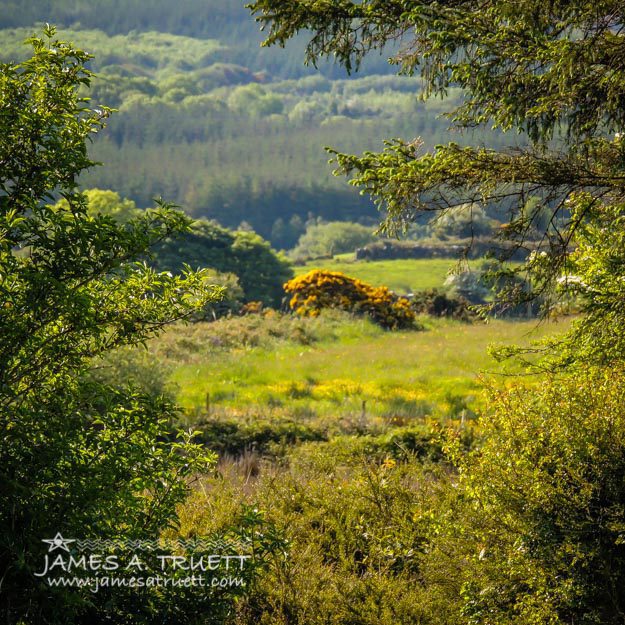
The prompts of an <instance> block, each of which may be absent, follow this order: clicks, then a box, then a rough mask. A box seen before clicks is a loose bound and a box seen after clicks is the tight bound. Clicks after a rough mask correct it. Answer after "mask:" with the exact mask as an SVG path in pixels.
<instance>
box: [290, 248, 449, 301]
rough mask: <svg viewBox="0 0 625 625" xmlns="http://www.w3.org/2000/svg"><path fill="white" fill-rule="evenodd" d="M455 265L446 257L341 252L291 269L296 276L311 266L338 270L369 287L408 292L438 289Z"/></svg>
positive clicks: (312, 267)
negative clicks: (372, 257) (364, 256)
mask: <svg viewBox="0 0 625 625" xmlns="http://www.w3.org/2000/svg"><path fill="white" fill-rule="evenodd" d="M457 265H458V263H457V261H455V260H453V259H450V258H424V259H415V260H377V261H356V260H354V255H353V254H341V255H337V256H335V257H334V258H331V259H321V260H312V261H310V262H308V263H306V264H304V265H297V266H296V267H294V270H295V274H296V275H301V274H303V273H306V272H308V271H311V270H312V269H327V270H329V271H340V272H341V273H344V274H346V275H348V276H350V277H352V278H359V279H360V280H363V281H364V282H368V283H369V284H372V285H373V286H387V287H388V288H389V289H391V290H393V291H396V292H397V293H410V292H414V291H424V290H426V289H435V288H441V287H442V286H443V283H444V282H445V278H447V276H448V275H449V273H450V272H452V271H453V270H454V268H456V267H457Z"/></svg>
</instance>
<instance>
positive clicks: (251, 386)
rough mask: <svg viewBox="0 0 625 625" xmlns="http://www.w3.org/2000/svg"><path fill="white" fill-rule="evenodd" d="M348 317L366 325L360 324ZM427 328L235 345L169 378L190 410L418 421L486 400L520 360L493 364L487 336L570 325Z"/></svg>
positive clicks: (520, 339)
mask: <svg viewBox="0 0 625 625" xmlns="http://www.w3.org/2000/svg"><path fill="white" fill-rule="evenodd" d="M354 323H360V324H363V323H365V322H363V321H357V322H354ZM426 323H427V324H428V326H429V327H428V329H427V331H422V332H418V331H405V332H384V331H381V330H379V331H378V330H377V329H371V330H370V331H368V332H364V333H363V334H362V335H361V336H358V335H357V333H356V332H349V331H347V332H344V335H343V337H342V338H339V339H338V340H322V341H320V342H318V343H314V344H312V345H302V344H295V343H292V342H288V341H287V342H282V343H278V344H276V345H275V346H273V347H269V348H268V347H266V346H261V347H238V348H235V349H231V350H225V351H219V352H214V353H210V354H208V353H207V354H206V355H204V356H203V357H199V358H198V357H197V356H196V357H195V358H194V360H193V362H187V363H178V364H177V365H176V366H175V367H174V370H173V374H172V381H173V382H174V383H175V384H176V385H177V387H178V389H179V392H178V400H179V402H180V404H181V405H182V406H183V407H184V408H185V409H186V411H187V413H188V414H190V415H194V414H195V415H203V414H205V413H206V411H207V406H206V405H207V400H208V404H209V407H208V410H209V411H210V412H211V414H212V415H218V414H228V415H230V416H232V415H239V416H240V417H241V418H254V417H256V416H261V417H262V418H265V419H272V418H277V419H284V418H294V419H298V420H301V421H302V422H308V423H311V422H315V423H317V424H319V423H320V422H323V423H324V424H325V425H327V426H328V427H329V428H330V429H332V427H333V425H337V424H339V423H340V422H341V421H351V422H353V421H354V420H356V419H362V418H367V419H369V420H371V422H372V423H374V424H382V425H383V424H401V423H405V422H408V421H410V420H412V419H415V418H425V417H434V418H437V419H445V418H457V417H462V416H468V417H471V416H472V415H473V414H474V413H475V412H476V411H478V410H479V407H480V405H481V402H482V398H483V382H482V380H486V379H490V380H491V382H490V383H494V384H503V383H505V380H506V379H507V378H506V377H503V376H502V375H501V374H502V373H506V372H508V373H509V372H514V371H516V372H518V371H519V369H518V367H517V368H515V367H514V366H512V367H511V366H510V365H508V366H507V367H506V366H504V365H501V364H498V363H496V362H495V361H494V359H493V358H491V357H490V356H489V355H488V353H487V348H488V346H489V345H491V344H493V343H499V344H501V343H506V344H511V343H512V344H528V343H530V342H531V341H532V340H537V339H540V338H541V337H544V336H547V335H552V334H555V333H556V332H559V331H563V330H564V329H566V327H567V326H568V323H567V322H561V323H558V324H556V323H548V324H542V325H537V322H536V321H503V320H494V321H491V322H489V323H488V324H483V323H475V324H466V323H462V322H455V321H447V320H431V319H428V320H427V321H426Z"/></svg>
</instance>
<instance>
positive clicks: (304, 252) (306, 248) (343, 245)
mask: <svg viewBox="0 0 625 625" xmlns="http://www.w3.org/2000/svg"><path fill="white" fill-rule="evenodd" d="M374 239H375V237H374V235H373V229H372V228H368V227H367V226H363V225H361V224H356V223H351V222H348V221H332V222H330V223H312V224H310V225H309V226H308V227H307V228H306V232H305V233H304V234H303V235H302V236H301V237H300V238H299V241H298V242H297V245H296V246H295V248H294V249H293V251H292V252H291V254H290V255H291V257H292V258H296V259H298V260H307V259H309V258H321V257H324V256H333V255H334V254H343V253H346V252H353V251H354V250H355V249H356V248H357V247H361V246H363V245H366V244H367V243H371V242H372V241H373V240H374Z"/></svg>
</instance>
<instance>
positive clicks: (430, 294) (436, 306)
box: [412, 289, 475, 321]
mask: <svg viewBox="0 0 625 625" xmlns="http://www.w3.org/2000/svg"><path fill="white" fill-rule="evenodd" d="M470 306H471V303H470V302H469V301H468V300H466V299H465V298H464V297H462V296H459V295H452V294H449V293H445V292H444V291H440V290H438V289H430V290H428V291H419V292H418V293H415V295H414V297H413V299H412V307H413V308H414V310H415V311H416V312H417V313H419V314H423V315H430V316H432V317H451V318H452V319H460V320H462V321H470V320H471V319H472V318H474V317H475V314H474V313H473V312H472V311H471V309H470Z"/></svg>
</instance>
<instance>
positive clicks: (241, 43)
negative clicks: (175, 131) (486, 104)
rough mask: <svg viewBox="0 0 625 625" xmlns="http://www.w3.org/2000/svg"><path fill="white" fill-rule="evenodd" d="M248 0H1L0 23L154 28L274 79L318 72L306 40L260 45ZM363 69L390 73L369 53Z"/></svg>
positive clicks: (328, 68) (331, 69)
mask: <svg viewBox="0 0 625 625" xmlns="http://www.w3.org/2000/svg"><path fill="white" fill-rule="evenodd" d="M248 1H249V0H175V1H174V0H27V2H24V1H22V0H18V1H15V0H14V1H10V2H6V1H3V2H0V28H15V27H20V26H25V27H31V26H33V25H35V24H36V23H43V22H49V23H51V24H55V25H57V26H59V27H62V28H64V29H67V28H80V29H86V30H90V29H97V30H101V31H103V32H105V33H107V34H108V35H118V34H122V35H126V34H128V33H129V32H132V31H138V32H148V31H156V32H161V33H170V34H174V35H183V36H186V37H193V38H196V39H217V40H219V41H221V42H222V43H223V44H224V49H223V50H222V52H221V54H220V55H219V58H218V59H217V60H219V61H221V62H224V63H235V64H238V65H243V66H245V67H249V68H250V69H251V70H253V71H266V72H268V73H269V74H271V75H272V76H275V77H279V78H299V77H302V76H305V75H311V74H314V73H317V70H315V69H314V68H306V67H305V66H304V63H303V59H304V54H303V51H304V46H305V39H304V37H300V38H299V39H296V40H295V41H294V42H292V43H290V44H289V45H288V46H287V48H286V51H285V50H281V49H277V48H276V49H273V48H272V49H266V48H265V49H260V43H261V41H262V39H263V37H262V33H261V32H260V31H259V27H258V25H257V24H256V23H255V21H254V19H253V18H252V16H251V14H250V12H249V10H248V9H246V8H245V4H246V3H247V2H248ZM321 71H322V73H323V74H324V75H326V76H330V77H333V78H339V77H345V72H344V70H342V69H341V68H339V67H337V66H334V65H333V64H331V63H326V64H323V65H322V67H321ZM362 71H363V73H366V74H369V73H373V74H379V73H391V72H392V70H391V69H390V68H389V67H388V65H387V63H386V58H385V57H384V56H380V57H378V58H375V57H372V58H371V59H370V60H369V61H368V62H367V64H366V65H365V66H364V67H363V69H362Z"/></svg>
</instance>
